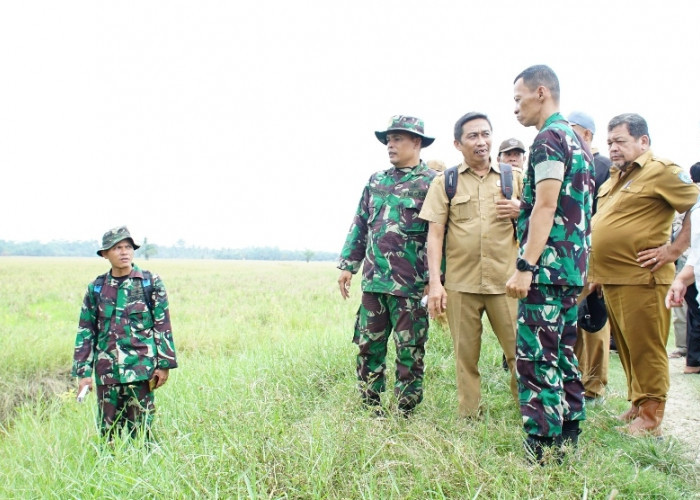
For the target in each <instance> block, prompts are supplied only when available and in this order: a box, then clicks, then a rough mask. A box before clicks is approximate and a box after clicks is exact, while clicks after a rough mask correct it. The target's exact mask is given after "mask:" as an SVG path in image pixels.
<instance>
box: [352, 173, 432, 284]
mask: <svg viewBox="0 0 700 500" xmlns="http://www.w3.org/2000/svg"><path fill="white" fill-rule="evenodd" d="M435 175H436V174H435V172H434V171H433V170H431V169H429V168H428V166H427V165H426V164H425V163H424V162H423V161H421V162H420V164H418V165H417V166H416V167H414V168H412V169H396V168H394V167H392V168H390V169H388V170H383V171H381V172H377V173H375V174H373V175H372V176H371V177H370V179H369V182H368V183H367V185H366V186H365V188H364V190H363V192H362V198H361V199H360V204H359V206H358V207H357V212H356V213H355V218H354V219H353V221H352V225H351V226H350V231H349V232H348V236H347V238H346V240H345V245H344V246H343V250H342V251H341V253H340V259H339V263H338V269H341V270H348V271H350V272H352V273H353V274H355V273H356V272H357V271H359V269H360V265H362V262H363V260H364V266H363V270H362V290H364V291H366V292H375V293H386V294H390V295H397V296H400V297H420V296H421V294H422V293H423V289H424V287H425V285H426V284H427V281H428V278H427V274H428V273H427V271H428V265H427V246H426V240H427V236H428V223H427V222H426V221H424V220H423V219H420V218H418V214H419V213H420V209H421V207H422V206H423V200H424V199H425V195H426V193H427V192H428V187H429V186H430V182H431V181H432V180H433V178H434V177H435Z"/></svg>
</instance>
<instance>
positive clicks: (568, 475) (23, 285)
mask: <svg viewBox="0 0 700 500" xmlns="http://www.w3.org/2000/svg"><path fill="white" fill-rule="evenodd" d="M105 264H106V261H104V260H101V259H97V258H95V259H33V258H0V471H1V472H0V478H1V479H2V480H1V481H0V498H60V499H64V498H83V499H85V498H120V499H125V498H256V499H257V498H260V499H262V498H295V499H296V498H298V499H307V498H324V499H326V498H327V499H409V498H410V499H424V498H460V499H461V498H477V497H478V498H557V499H559V498H614V497H617V498H678V499H687V498H692V497H700V482H699V480H698V470H697V469H696V468H694V465H693V464H691V463H689V462H687V460H686V459H685V458H683V455H682V451H683V446H682V444H681V443H679V442H678V441H676V440H675V439H673V438H665V439H662V440H654V439H637V440H635V439H631V438H625V437H623V436H621V435H619V434H618V433H617V432H616V431H615V422H616V421H615V419H614V415H616V414H618V413H619V412H621V411H622V410H623V409H625V408H626V407H627V402H626V401H625V400H624V397H623V389H624V377H623V375H622V373H621V369H620V367H619V364H618V363H617V359H616V358H613V360H612V362H611V365H612V366H611V371H612V374H611V379H612V380H611V383H610V387H609V390H608V398H607V400H606V402H605V404H604V405H602V406H598V407H594V408H592V409H590V410H589V418H588V420H587V421H586V422H585V424H584V431H583V434H582V435H581V441H580V447H579V450H578V452H577V453H576V454H573V455H570V456H568V457H567V458H566V459H565V461H564V463H563V464H562V465H558V466H557V465H547V466H545V467H532V466H529V465H528V464H527V463H526V462H525V460H524V459H523V449H522V437H523V436H522V431H521V428H520V415H519V412H518V410H517V408H516V407H515V405H514V403H513V402H512V400H511V399H510V396H509V392H508V386H507V382H508V380H507V375H506V374H505V373H504V372H503V371H502V369H501V367H500V360H501V354H500V351H499V348H498V345H497V342H496V341H495V337H494V336H493V334H492V333H491V332H490V331H488V332H487V333H486V334H485V342H484V347H483V352H482V357H481V371H482V391H483V397H484V400H485V401H484V404H485V412H484V417H483V419H482V420H480V421H466V420H462V419H459V418H457V415H456V389H455V376H454V360H453V357H452V347H451V340H450V338H449V333H447V332H445V331H442V330H441V329H440V328H439V327H437V326H433V327H432V329H431V332H430V335H431V337H430V341H429V342H428V347H427V351H428V353H427V356H426V367H427V370H426V377H425V401H424V402H423V404H421V405H420V406H419V408H418V410H417V411H416V413H415V415H414V416H413V417H411V418H410V419H404V418H400V417H396V416H391V415H393V414H391V412H390V416H389V418H387V419H385V420H378V419H374V418H371V417H370V416H369V415H368V414H367V413H366V412H365V411H363V410H362V408H361V407H360V406H359V404H358V397H357V394H356V391H355V376H354V356H355V349H356V348H355V346H354V345H353V344H352V343H351V342H350V339H351V337H352V326H353V323H354V313H355V310H356V309H357V305H358V300H359V294H360V290H359V279H356V280H355V282H354V283H353V289H352V291H351V293H352V297H351V299H350V300H348V301H346V302H344V301H343V300H342V299H341V298H340V294H339V293H338V291H337V286H336V279H337V275H338V272H337V270H336V269H335V268H334V267H333V264H332V263H311V264H306V263H258V262H234V261H168V260H156V261H151V262H148V263H146V262H140V264H143V265H144V267H146V268H148V269H150V270H152V271H154V272H156V273H158V274H160V275H161V276H162V277H163V279H164V281H165V284H166V286H167V289H168V293H169V296H170V306H171V315H172V321H173V328H174V336H175V342H176V346H177V349H178V359H179V362H180V368H178V369H177V370H174V371H173V372H172V374H171V377H170V380H169V382H168V384H167V385H166V386H165V387H164V388H163V389H160V390H159V391H158V392H157V401H156V404H157V407H158V413H157V415H156V420H155V432H156V436H157V438H158V442H159V446H158V447H156V448H154V449H151V448H147V447H144V446H140V445H139V443H138V442H137V443H133V442H118V443H117V445H116V447H115V448H114V449H103V448H102V447H101V445H100V443H99V440H98V439H97V428H96V425H95V399H94V395H90V396H88V399H87V403H85V404H78V403H76V402H75V392H74V389H73V385H72V382H71V381H70V380H69V379H68V373H69V370H70V363H71V357H72V349H73V342H74V338H75V330H76V325H77V319H78V313H79V308H80V303H81V301H82V296H83V293H84V290H85V287H86V285H87V283H88V282H89V281H90V280H92V279H93V278H94V277H95V276H96V275H98V274H100V273H102V272H104V271H105V270H106V267H105ZM390 357H392V358H393V350H390ZM390 372H392V380H393V370H390ZM384 402H385V405H386V407H387V408H388V409H389V410H391V409H393V408H395V401H394V400H393V398H392V396H391V394H390V393H389V394H385V397H384Z"/></svg>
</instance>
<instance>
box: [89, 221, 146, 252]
mask: <svg viewBox="0 0 700 500" xmlns="http://www.w3.org/2000/svg"><path fill="white" fill-rule="evenodd" d="M123 240H131V245H132V246H133V247H134V250H137V249H138V248H139V247H140V246H141V245H137V244H136V242H135V241H134V238H132V237H131V233H129V230H128V229H127V228H126V226H119V227H113V228H112V229H110V230H109V231H107V232H106V233H105V234H104V235H103V236H102V248H100V249H99V250H98V251H97V255H99V256H100V257H102V252H103V251H105V250H109V249H110V248H112V247H113V246H114V245H116V244H117V243H119V242H120V241H123Z"/></svg>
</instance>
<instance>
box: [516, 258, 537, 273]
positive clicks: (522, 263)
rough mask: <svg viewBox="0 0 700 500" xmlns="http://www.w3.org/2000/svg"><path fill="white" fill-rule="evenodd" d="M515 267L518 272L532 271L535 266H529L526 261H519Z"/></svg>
mask: <svg viewBox="0 0 700 500" xmlns="http://www.w3.org/2000/svg"><path fill="white" fill-rule="evenodd" d="M515 267H516V268H517V269H518V271H532V268H533V267H534V266H531V265H530V264H528V262H527V261H526V260H525V259H518V260H517V261H516V263H515Z"/></svg>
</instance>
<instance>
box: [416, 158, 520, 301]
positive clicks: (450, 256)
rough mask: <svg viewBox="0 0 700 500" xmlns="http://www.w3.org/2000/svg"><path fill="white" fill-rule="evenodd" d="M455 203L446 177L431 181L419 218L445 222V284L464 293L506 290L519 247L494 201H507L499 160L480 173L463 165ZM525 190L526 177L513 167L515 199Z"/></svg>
mask: <svg viewBox="0 0 700 500" xmlns="http://www.w3.org/2000/svg"><path fill="white" fill-rule="evenodd" d="M458 172H459V173H458V180H457V191H456V192H455V196H454V198H452V203H450V202H449V201H448V199H447V194H446V193H445V176H444V175H438V176H437V177H436V178H435V179H434V180H433V182H432V184H431V185H430V189H429V190H428V195H427V196H426V198H425V201H424V202H423V208H422V209H421V212H420V217H421V218H422V219H425V220H427V221H430V222H437V223H439V224H446V225H447V234H446V235H445V238H446V241H445V254H446V271H445V288H447V289H449V290H455V291H458V292H466V293H482V294H499V293H505V290H506V281H508V278H509V277H510V275H511V274H513V272H514V271H515V259H516V258H517V254H518V246H517V242H516V241H515V239H514V237H513V235H514V232H513V223H512V222H511V220H510V219H502V220H499V219H497V218H496V200H500V199H503V194H502V193H501V174H500V168H499V166H498V163H497V162H495V163H493V162H492V164H491V169H490V170H489V171H488V173H487V174H486V175H485V176H484V177H483V178H481V177H479V176H478V175H477V174H475V173H474V172H473V171H472V169H471V168H470V167H469V166H468V165H467V164H466V163H464V162H462V164H461V165H460V166H459V169H458ZM521 193H522V175H521V174H520V172H518V171H517V170H515V169H514V170H513V199H516V198H517V199H519V198H520V195H521Z"/></svg>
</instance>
